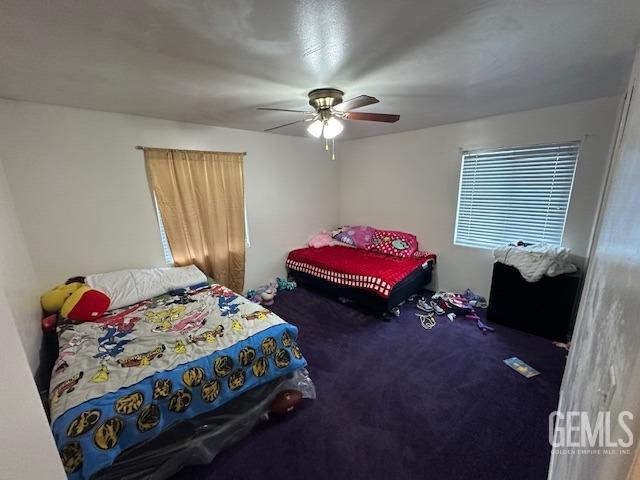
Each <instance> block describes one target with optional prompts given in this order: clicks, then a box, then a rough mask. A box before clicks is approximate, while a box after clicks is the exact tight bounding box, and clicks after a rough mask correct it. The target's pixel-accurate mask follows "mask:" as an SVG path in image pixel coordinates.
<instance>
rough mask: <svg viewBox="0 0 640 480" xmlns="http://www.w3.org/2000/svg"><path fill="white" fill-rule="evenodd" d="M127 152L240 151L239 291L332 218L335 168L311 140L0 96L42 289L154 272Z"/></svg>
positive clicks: (137, 181)
mask: <svg viewBox="0 0 640 480" xmlns="http://www.w3.org/2000/svg"><path fill="white" fill-rule="evenodd" d="M136 145H145V146H153V147H167V148H180V149H200V150H224V151H240V152H242V151H246V152H247V153H248V155H247V156H246V158H245V179H246V180H245V182H246V184H245V185H246V199H247V210H248V220H249V232H250V235H251V247H250V248H249V249H248V251H247V264H246V265H247V267H246V281H245V288H247V289H248V288H253V287H256V286H258V285H260V284H263V283H265V282H267V281H268V280H271V279H273V278H274V277H275V276H276V275H283V274H284V260H285V257H286V254H287V252H288V251H289V250H290V249H292V248H295V247H299V246H301V245H303V244H304V243H305V242H306V240H307V238H308V237H309V236H310V235H312V234H313V233H316V232H317V231H319V230H321V229H323V228H327V227H331V226H333V225H335V224H336V223H337V221H338V189H337V188H338V185H337V173H338V170H337V166H336V163H335V162H332V161H331V159H330V158H329V157H328V156H327V155H326V152H325V151H324V148H323V145H321V144H319V142H314V141H313V140H311V139H306V138H296V137H288V136H282V135H273V134H266V133H257V132H249V131H242V130H232V129H227V128H216V127H209V126H203V125H195V124H186V123H177V122H172V121H166V120H158V119H152V118H146V117H140V116H132V115H121V114H114V113H104V112H96V111H90V110H81V109H74V108H65V107H57V106H49V105H42V104H35V103H28V102H15V101H7V100H0V156H1V157H2V159H3V160H4V163H5V168H6V174H7V178H8V179H9V184H10V186H11V190H12V193H13V196H14V199H15V203H16V208H17V211H18V216H19V218H20V221H21V222H22V227H23V229H24V235H25V237H26V239H27V245H28V248H29V251H30V253H31V256H32V259H33V262H34V266H35V270H36V272H37V274H38V286H39V288H40V289H41V290H45V289H48V288H50V287H52V286H54V285H55V284H57V283H60V282H64V281H65V280H66V279H67V278H68V277H69V276H73V275H81V274H87V273H92V272H100V271H109V270H116V269H123V268H136V267H148V266H155V265H162V264H164V258H163V255H162V248H161V244H160V237H159V232H158V226H157V222H156V217H155V214H154V209H153V206H152V203H151V198H150V194H149V189H148V184H147V179H146V175H145V170H144V161H143V154H142V152H141V151H140V150H136V149H135V148H134V147H135V146H136Z"/></svg>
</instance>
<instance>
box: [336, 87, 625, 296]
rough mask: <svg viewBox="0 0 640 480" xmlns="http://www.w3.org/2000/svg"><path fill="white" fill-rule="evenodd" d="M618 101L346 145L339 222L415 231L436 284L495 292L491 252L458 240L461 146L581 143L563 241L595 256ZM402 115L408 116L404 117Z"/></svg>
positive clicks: (342, 155) (579, 253) (342, 157)
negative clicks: (431, 257)
mask: <svg viewBox="0 0 640 480" xmlns="http://www.w3.org/2000/svg"><path fill="white" fill-rule="evenodd" d="M618 102H619V99H618V98H617V97H610V98H602V99H597V100H592V101H587V102H580V103H573V104H568V105H560V106H555V107H550V108H544V109H539V110H532V111H528V112H519V113H513V114H508V115H500V116H495V117H488V118H483V119H479V120H474V121H470V122H464V123H456V124H451V125H443V126H440V127H434V128H427V129H423V130H416V131H411V132H404V133H398V134H393V135H386V136H381V137H374V138H365V139H360V140H352V141H349V142H345V143H341V144H339V150H338V155H339V160H338V164H339V167H340V174H339V178H340V222H341V223H343V224H368V225H373V226H376V227H384V228H389V229H398V230H404V231H409V232H413V233H415V234H416V235H417V236H418V240H419V241H420V244H421V247H422V248H424V249H428V250H431V251H434V252H436V253H437V254H438V265H437V267H436V279H435V280H434V283H433V284H432V288H440V289H446V290H463V289H465V288H471V289H473V290H474V291H476V292H477V293H480V294H482V295H488V293H489V288H490V285H491V269H492V263H493V256H492V253H491V251H490V250H484V249H477V248H469V247H459V246H455V245H453V233H454V225H455V217H456V206H457V196H458V182H459V176H460V166H461V155H460V149H472V148H494V147H506V146H512V145H532V144H539V143H547V142H549V143H551V142H561V141H568V140H580V139H582V138H583V136H584V135H589V136H588V137H587V139H586V140H585V141H584V143H583V147H582V150H581V152H580V158H579V161H578V166H577V170H576V177H575V181H574V188H573V194H572V198H571V204H570V207H569V212H568V218H567V223H566V228H565V235H564V241H563V244H564V245H565V246H567V247H570V248H572V249H573V251H574V253H575V254H576V255H577V256H582V257H584V256H585V255H586V252H587V247H588V242H589V237H590V233H591V231H592V227H593V219H594V216H595V213H596V209H597V203H598V199H599V197H600V193H601V190H602V185H603V177H604V171H605V167H606V165H607V161H608V150H609V145H610V141H611V137H612V131H613V126H614V124H615V119H616V111H617V107H618ZM400 121H402V120H400Z"/></svg>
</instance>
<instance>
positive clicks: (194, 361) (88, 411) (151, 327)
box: [49, 285, 306, 480]
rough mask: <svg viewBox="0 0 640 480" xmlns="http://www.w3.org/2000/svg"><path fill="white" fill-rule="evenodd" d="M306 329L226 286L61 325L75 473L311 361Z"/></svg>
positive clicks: (58, 368)
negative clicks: (300, 336)
mask: <svg viewBox="0 0 640 480" xmlns="http://www.w3.org/2000/svg"><path fill="white" fill-rule="evenodd" d="M297 333H298V330H297V328H296V327H295V326H293V325H290V324H288V323H286V322H285V321H284V320H282V319H281V318H279V317H278V316H277V315H275V314H274V313H272V312H270V311H268V310H266V309H264V308H263V307H262V306H260V305H258V304H255V303H253V302H250V301H249V300H247V299H245V298H243V297H241V296H239V295H237V294H235V293H234V292H233V291H231V290H229V289H228V288H226V287H223V286H221V285H212V286H210V287H205V288H203V289H200V290H195V291H184V292H182V293H180V294H177V295H169V294H167V295H162V296H159V297H155V298H153V299H150V300H146V301H143V302H140V303H138V304H136V305H133V306H130V307H126V308H122V309H119V310H113V311H111V312H109V313H108V314H107V315H105V317H103V318H102V319H101V320H99V321H98V322H88V323H82V324H66V325H60V326H59V327H58V336H59V339H60V351H59V357H58V360H57V361H56V364H55V365H54V371H53V375H52V379H51V389H50V391H49V402H50V405H51V419H52V430H53V434H54V437H55V441H56V443H57V445H58V448H59V452H60V458H61V459H62V463H63V465H64V468H65V470H66V472H67V475H68V477H69V478H70V479H74V480H75V479H82V478H87V479H88V478H89V477H90V476H91V475H92V474H94V473H95V472H97V471H99V470H100V469H102V468H104V467H106V466H108V465H110V464H111V463H113V461H114V459H115V458H116V457H117V456H118V454H119V453H120V452H122V451H123V450H124V449H126V448H128V447H131V446H132V445H134V444H137V443H139V442H143V441H145V440H149V439H151V438H153V437H155V436H157V435H158V434H159V433H160V432H162V431H164V430H165V429H167V428H168V427H169V426H171V425H172V424H174V423H176V422H180V421H182V420H186V419H188V418H191V417H194V416H196V415H199V414H201V413H203V412H206V411H208V410H212V409H215V408H218V407H219V406H221V405H222V404H224V403H226V402H228V401H229V400H232V399H233V398H235V397H236V396H238V395H240V394H241V393H243V392H244V391H246V390H248V389H251V388H253V387H255V386H257V385H260V384H262V383H265V382H268V381H270V380H272V379H274V378H277V377H280V376H282V375H286V374H288V373H290V372H292V371H294V370H296V369H298V368H301V367H304V366H305V365H306V360H305V359H304V358H303V357H302V354H301V352H300V349H299V348H298V345H297V343H296V338H297Z"/></svg>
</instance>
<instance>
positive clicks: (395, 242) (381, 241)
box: [367, 230, 418, 258]
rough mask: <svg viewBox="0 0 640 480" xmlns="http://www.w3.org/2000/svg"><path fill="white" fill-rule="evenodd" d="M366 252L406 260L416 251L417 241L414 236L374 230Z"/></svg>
mask: <svg viewBox="0 0 640 480" xmlns="http://www.w3.org/2000/svg"><path fill="white" fill-rule="evenodd" d="M367 250H370V251H372V252H378V253H384V254H385V255H392V256H394V257H400V258H406V257H410V256H411V255H413V253H414V252H415V251H416V250H418V240H417V239H416V236H415V235H412V234H410V233H406V232H396V231H394V230H376V232H375V233H374V234H373V240H372V242H371V245H370V246H369V248H367Z"/></svg>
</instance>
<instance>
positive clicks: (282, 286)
mask: <svg viewBox="0 0 640 480" xmlns="http://www.w3.org/2000/svg"><path fill="white" fill-rule="evenodd" d="M276 284H277V288H278V290H288V291H291V290H293V289H294V288H296V287H297V286H298V285H297V284H296V282H289V281H287V279H286V278H280V277H278V278H276Z"/></svg>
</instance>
